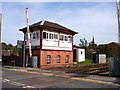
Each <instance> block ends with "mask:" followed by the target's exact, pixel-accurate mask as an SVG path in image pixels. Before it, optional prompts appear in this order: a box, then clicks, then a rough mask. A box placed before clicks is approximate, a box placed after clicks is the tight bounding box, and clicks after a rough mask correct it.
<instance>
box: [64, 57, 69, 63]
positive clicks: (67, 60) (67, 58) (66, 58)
mask: <svg viewBox="0 0 120 90" xmlns="http://www.w3.org/2000/svg"><path fill="white" fill-rule="evenodd" d="M68 62H69V56H68V55H66V57H65V63H68Z"/></svg>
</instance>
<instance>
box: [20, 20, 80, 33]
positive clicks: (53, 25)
mask: <svg viewBox="0 0 120 90" xmlns="http://www.w3.org/2000/svg"><path fill="white" fill-rule="evenodd" d="M29 27H30V28H34V27H38V28H48V29H50V28H54V31H58V32H66V33H72V34H78V32H75V31H73V30H71V29H68V28H66V27H64V26H62V25H60V24H57V23H53V22H49V21H46V20H42V21H39V22H37V23H34V24H32V25H29ZM19 31H25V32H26V31H27V27H24V28H22V29H19Z"/></svg>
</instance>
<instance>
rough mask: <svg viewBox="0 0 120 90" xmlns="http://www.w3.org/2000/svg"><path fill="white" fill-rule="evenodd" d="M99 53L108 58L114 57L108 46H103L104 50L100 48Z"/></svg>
mask: <svg viewBox="0 0 120 90" xmlns="http://www.w3.org/2000/svg"><path fill="white" fill-rule="evenodd" d="M99 53H103V54H106V57H112V56H113V55H112V50H111V49H110V48H109V46H107V45H103V46H102V48H100V50H99Z"/></svg>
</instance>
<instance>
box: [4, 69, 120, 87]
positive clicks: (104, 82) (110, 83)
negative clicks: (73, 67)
mask: <svg viewBox="0 0 120 90" xmlns="http://www.w3.org/2000/svg"><path fill="white" fill-rule="evenodd" d="M4 69H6V68H4ZM6 70H14V71H21V72H27V73H33V74H40V75H45V76H57V77H63V78H67V79H71V80H81V81H85V82H93V83H99V84H105V85H113V86H120V84H117V83H113V82H107V81H100V80H93V79H86V78H77V77H69V76H61V75H55V74H52V73H44V72H42V73H40V72H31V71H27V70H22V69H20V70H18V69H6Z"/></svg>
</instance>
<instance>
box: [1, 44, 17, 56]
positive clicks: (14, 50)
mask: <svg viewBox="0 0 120 90" xmlns="http://www.w3.org/2000/svg"><path fill="white" fill-rule="evenodd" d="M2 50H10V51H11V54H12V55H15V54H16V53H18V49H17V47H15V46H13V45H12V44H8V45H7V44H6V43H5V42H2Z"/></svg>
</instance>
